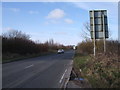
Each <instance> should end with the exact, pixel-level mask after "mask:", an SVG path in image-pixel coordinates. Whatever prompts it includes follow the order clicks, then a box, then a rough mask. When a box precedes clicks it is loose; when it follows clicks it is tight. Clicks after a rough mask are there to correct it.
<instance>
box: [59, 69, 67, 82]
mask: <svg viewBox="0 0 120 90" xmlns="http://www.w3.org/2000/svg"><path fill="white" fill-rule="evenodd" d="M66 72H67V69H66V70H65V72H64V73H63V75H62V77H61V79H60V81H59V83H61V82H62V80H63V78H64V76H65V73H66Z"/></svg>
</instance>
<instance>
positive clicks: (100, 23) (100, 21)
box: [90, 10, 108, 56]
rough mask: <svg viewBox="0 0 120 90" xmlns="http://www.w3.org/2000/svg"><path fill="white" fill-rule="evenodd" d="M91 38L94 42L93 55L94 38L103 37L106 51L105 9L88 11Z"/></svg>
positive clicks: (106, 28) (106, 26)
mask: <svg viewBox="0 0 120 90" xmlns="http://www.w3.org/2000/svg"><path fill="white" fill-rule="evenodd" d="M90 30H91V39H93V42H94V56H95V54H96V39H103V41H104V52H106V38H108V24H107V10H91V11H90Z"/></svg>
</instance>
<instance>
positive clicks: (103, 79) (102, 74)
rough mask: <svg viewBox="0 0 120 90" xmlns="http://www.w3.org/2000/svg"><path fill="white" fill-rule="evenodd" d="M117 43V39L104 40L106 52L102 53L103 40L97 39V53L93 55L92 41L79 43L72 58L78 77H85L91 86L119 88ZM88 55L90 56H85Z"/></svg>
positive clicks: (119, 62)
mask: <svg viewBox="0 0 120 90" xmlns="http://www.w3.org/2000/svg"><path fill="white" fill-rule="evenodd" d="M119 45H120V44H119V43H118V41H114V40H111V41H106V48H107V52H106V53H104V52H103V41H102V40H98V41H97V42H96V47H97V49H96V51H97V53H96V56H95V57H94V56H93V42H92V41H90V40H86V41H83V42H82V43H79V44H78V46H77V50H76V55H75V59H74V65H75V66H74V68H75V71H76V73H77V74H78V75H80V77H84V78H87V79H88V81H89V83H90V84H91V85H92V87H93V88H120V70H119V65H120V60H119V57H120V56H119V51H118V50H119V49H118V46H119ZM86 55H87V56H86ZM81 56H82V57H84V58H82V57H81ZM88 56H90V58H87V57H88ZM81 63H82V65H81ZM80 69H81V71H82V72H80V71H79V70H80Z"/></svg>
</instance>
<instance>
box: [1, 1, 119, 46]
mask: <svg viewBox="0 0 120 90" xmlns="http://www.w3.org/2000/svg"><path fill="white" fill-rule="evenodd" d="M117 5H118V3H117V2H114V3H113V2H3V3H2V33H5V32H8V31H11V30H19V31H22V32H24V33H26V34H29V35H30V36H31V39H32V40H34V41H37V40H39V41H40V42H42V43H44V42H45V41H47V40H50V39H53V40H54V41H55V42H57V43H60V44H64V45H77V44H78V43H79V42H81V41H82V40H83V38H82V37H81V34H82V29H83V28H84V25H83V24H85V23H86V22H88V23H89V10H93V9H96V10H97V9H105V10H107V14H108V26H109V27H108V28H109V29H110V33H111V37H110V38H109V39H115V40H116V39H118V6H117Z"/></svg>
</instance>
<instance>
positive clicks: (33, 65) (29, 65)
mask: <svg viewBox="0 0 120 90" xmlns="http://www.w3.org/2000/svg"><path fill="white" fill-rule="evenodd" d="M33 66H34V65H33V64H31V65H29V66H27V67H25V69H27V68H30V67H33Z"/></svg>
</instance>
